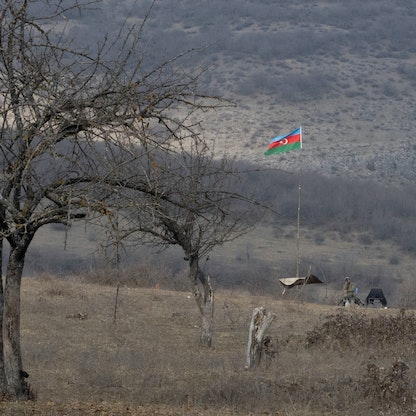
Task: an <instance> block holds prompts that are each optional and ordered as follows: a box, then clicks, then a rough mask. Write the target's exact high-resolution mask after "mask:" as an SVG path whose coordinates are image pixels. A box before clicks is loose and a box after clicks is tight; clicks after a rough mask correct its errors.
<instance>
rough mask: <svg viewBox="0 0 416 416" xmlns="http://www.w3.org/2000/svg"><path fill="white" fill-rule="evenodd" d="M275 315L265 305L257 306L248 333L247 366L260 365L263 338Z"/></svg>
mask: <svg viewBox="0 0 416 416" xmlns="http://www.w3.org/2000/svg"><path fill="white" fill-rule="evenodd" d="M273 318H274V316H273V315H272V314H270V313H267V312H266V309H265V308H263V307H260V308H255V309H254V310H253V315H252V317H251V323H250V330H249V333H248V345H247V355H246V368H252V367H258V366H259V365H260V362H261V358H262V352H263V338H264V335H265V334H266V331H267V329H268V328H269V326H270V324H271V323H272V321H273Z"/></svg>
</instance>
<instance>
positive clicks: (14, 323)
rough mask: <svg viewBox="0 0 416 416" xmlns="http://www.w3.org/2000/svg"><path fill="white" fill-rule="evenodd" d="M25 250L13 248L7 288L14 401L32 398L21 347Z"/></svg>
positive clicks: (7, 360) (7, 357) (8, 365)
mask: <svg viewBox="0 0 416 416" xmlns="http://www.w3.org/2000/svg"><path fill="white" fill-rule="evenodd" d="M25 254H26V248H21V247H19V248H16V247H12V248H11V249H10V254H9V261H8V264H7V273H6V283H5V289H4V311H3V325H4V328H3V329H4V330H3V336H4V338H3V342H4V365H5V374H6V380H7V392H8V393H9V394H10V395H11V396H12V397H14V398H29V392H28V388H27V384H26V383H25V380H24V377H23V374H25V373H24V371H23V368H22V353H21V347H20V288H21V281H22V273H23V266H24V259H25Z"/></svg>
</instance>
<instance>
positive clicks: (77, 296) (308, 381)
mask: <svg viewBox="0 0 416 416" xmlns="http://www.w3.org/2000/svg"><path fill="white" fill-rule="evenodd" d="M115 299H116V289H115V288H114V287H110V286H100V285H92V284H87V283H83V282H80V281H76V280H71V279H68V280H62V279H59V280H58V279H55V278H53V277H43V278H36V279H35V278H33V279H25V280H24V282H23V292H22V345H23V360H24V369H25V370H26V371H27V372H28V373H29V374H30V377H29V379H28V380H29V382H30V387H31V389H32V390H33V392H34V393H35V395H36V400H35V401H33V402H29V403H0V411H1V414H2V415H5V416H6V415H10V416H11V415H13V416H15V415H51V416H52V415H68V416H75V415H103V416H104V415H285V416H302V415H353V414H354V415H368V414H379V415H393V414H394V415H407V414H414V412H415V411H416V402H415V399H416V398H415V397H414V391H415V388H416V385H415V379H416V378H415V375H416V368H415V367H416V359H415V346H416V338H415V334H416V315H415V313H414V311H403V310H402V311H399V310H395V309H387V310H386V309H375V308H359V307H357V308H339V307H336V306H328V305H318V304H309V303H305V302H301V301H296V300H290V299H282V298H280V299H276V298H273V297H272V296H269V297H259V296H252V295H250V294H248V293H245V292H242V291H237V290H236V291H218V292H217V294H216V310H215V330H214V339H213V348H211V349H209V350H208V349H203V348H200V347H199V346H198V339H199V328H198V327H199V316H198V311H197V308H196V305H195V304H194V301H193V299H192V298H190V296H189V294H188V293H187V292H179V291H178V292H175V291H167V290H161V289H157V288H148V289H144V288H127V287H121V288H120V292H119V302H118V304H117V306H118V307H117V315H116V319H114V318H115ZM257 306H264V307H265V308H266V309H267V310H268V311H270V312H272V313H273V314H274V315H275V319H274V321H273V323H272V325H271V327H270V329H269V331H268V335H269V336H270V338H271V340H272V350H273V354H269V355H264V356H263V360H262V363H261V366H260V368H257V369H252V370H246V369H245V352H246V344H247V337H248V327H249V322H250V318H251V314H252V311H253V309H254V308H255V307H257Z"/></svg>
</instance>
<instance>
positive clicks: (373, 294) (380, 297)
mask: <svg viewBox="0 0 416 416" xmlns="http://www.w3.org/2000/svg"><path fill="white" fill-rule="evenodd" d="M374 302H380V303H381V304H382V305H383V306H384V307H385V308H387V299H386V297H385V296H384V293H383V290H382V289H380V288H373V289H371V290H370V293H369V294H368V295H367V297H366V299H365V303H366V305H367V306H368V305H374Z"/></svg>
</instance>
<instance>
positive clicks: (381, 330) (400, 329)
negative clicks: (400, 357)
mask: <svg viewBox="0 0 416 416" xmlns="http://www.w3.org/2000/svg"><path fill="white" fill-rule="evenodd" d="M398 341H400V342H402V343H408V342H410V343H413V344H414V343H415V342H416V317H415V315H414V314H413V313H410V312H406V311H405V310H404V309H401V310H400V311H399V313H398V314H397V315H395V316H392V315H387V316H386V315H378V316H376V317H372V318H368V317H367V316H366V315H363V314H360V313H349V312H348V311H344V309H342V310H341V311H340V312H338V313H337V314H334V315H328V316H327V317H326V318H325V321H324V323H323V324H322V325H321V324H320V325H318V326H316V327H315V328H314V329H312V330H311V331H309V332H308V334H307V336H306V342H307V345H309V346H312V345H322V344H325V345H331V346H340V347H341V348H350V347H353V346H362V345H363V344H373V345H378V346H379V347H383V346H385V345H386V344H394V343H397V342H398Z"/></svg>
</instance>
